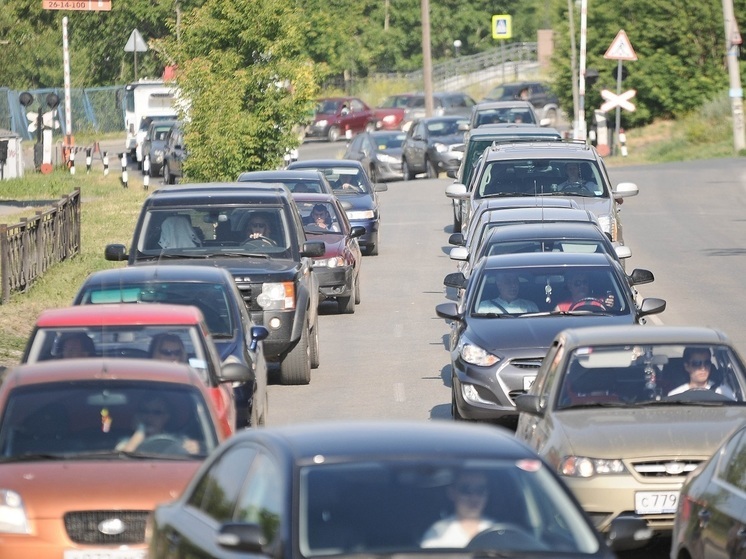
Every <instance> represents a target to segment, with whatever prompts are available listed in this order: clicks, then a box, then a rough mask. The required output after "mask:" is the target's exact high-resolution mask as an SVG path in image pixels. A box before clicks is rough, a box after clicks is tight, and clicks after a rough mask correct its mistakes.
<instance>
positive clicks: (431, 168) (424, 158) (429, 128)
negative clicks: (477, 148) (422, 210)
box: [401, 116, 469, 180]
mask: <svg viewBox="0 0 746 559" xmlns="http://www.w3.org/2000/svg"><path fill="white" fill-rule="evenodd" d="M468 129H469V121H468V119H467V118H466V117H460V116H440V117H431V118H423V119H421V120H416V121H415V122H413V123H412V126H411V127H410V128H409V130H407V136H406V138H404V143H403V144H402V155H401V168H402V175H403V177H404V180H412V179H414V178H415V177H416V176H417V175H418V174H422V173H425V175H426V176H427V178H430V179H434V178H437V177H438V175H439V174H440V173H441V172H446V171H449V170H450V171H456V169H458V168H459V165H461V158H462V157H463V156H464V150H463V145H464V133H465V132H466V131H467V130H468ZM457 148H461V149H457Z"/></svg>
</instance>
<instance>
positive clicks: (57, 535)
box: [0, 358, 228, 559]
mask: <svg viewBox="0 0 746 559" xmlns="http://www.w3.org/2000/svg"><path fill="white" fill-rule="evenodd" d="M227 437H228V433H227V432H225V431H224V430H223V429H222V428H221V427H220V421H219V420H218V418H217V415H216V412H215V410H214V408H213V406H212V402H211V400H210V396H209V394H208V393H207V389H206V387H205V385H204V383H203V382H202V380H201V379H200V378H199V375H198V373H197V372H196V371H195V370H194V369H193V368H191V367H189V366H188V365H186V364H182V363H169V362H165V361H156V360H142V359H101V358H95V359H64V360H58V361H44V362H40V363H36V364H27V365H18V366H16V367H13V368H11V369H8V370H6V371H5V372H4V373H2V376H1V377H0V504H1V506H0V520H2V521H1V522H0V538H2V550H3V556H4V557H14V558H16V557H18V558H20V557H33V558H34V559H53V558H61V557H72V558H75V557H101V558H122V557H127V558H140V557H144V556H145V553H146V550H147V542H146V531H145V525H146V518H147V516H148V515H149V514H150V513H151V512H152V511H153V509H154V508H155V505H156V504H158V503H161V502H163V501H169V500H171V499H174V498H175V497H176V496H177V495H179V494H181V492H182V491H183V490H184V488H185V487H186V485H187V483H188V482H189V480H190V479H191V478H192V477H193V476H194V474H195V472H196V471H197V470H198V468H199V466H200V464H201V463H202V461H203V460H204V458H205V457H206V456H207V455H209V454H211V453H212V452H213V451H214V450H215V449H216V448H217V446H218V444H219V443H221V442H222V441H224V440H225V439H227Z"/></svg>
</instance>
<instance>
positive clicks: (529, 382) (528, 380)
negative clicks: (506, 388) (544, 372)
mask: <svg viewBox="0 0 746 559" xmlns="http://www.w3.org/2000/svg"><path fill="white" fill-rule="evenodd" d="M535 380H536V375H534V376H532V377H523V389H524V390H525V391H527V392H528V389H529V388H531V387H532V386H533V385H534V381H535Z"/></svg>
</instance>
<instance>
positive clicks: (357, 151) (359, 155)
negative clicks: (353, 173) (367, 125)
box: [344, 134, 368, 168]
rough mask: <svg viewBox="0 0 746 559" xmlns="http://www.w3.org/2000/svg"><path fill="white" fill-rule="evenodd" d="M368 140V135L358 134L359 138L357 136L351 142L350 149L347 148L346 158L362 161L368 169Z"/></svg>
mask: <svg viewBox="0 0 746 559" xmlns="http://www.w3.org/2000/svg"><path fill="white" fill-rule="evenodd" d="M366 138H367V135H366V134H358V135H357V136H355V137H354V138H353V139H352V141H351V142H350V147H348V148H347V151H346V152H345V156H344V158H345V159H354V160H356V161H360V162H361V163H362V164H363V167H366V168H367V166H368V162H367V161H366V159H367V158H368V157H367V153H366V143H365V140H366Z"/></svg>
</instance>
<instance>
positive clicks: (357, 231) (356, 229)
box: [350, 225, 365, 239]
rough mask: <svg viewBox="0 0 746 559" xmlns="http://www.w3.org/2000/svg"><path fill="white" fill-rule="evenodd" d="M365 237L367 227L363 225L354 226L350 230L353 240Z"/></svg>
mask: <svg viewBox="0 0 746 559" xmlns="http://www.w3.org/2000/svg"><path fill="white" fill-rule="evenodd" d="M363 235H365V227H363V226H362V225H353V226H352V229H350V237H352V238H353V239H356V238H358V237H362V236H363Z"/></svg>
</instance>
